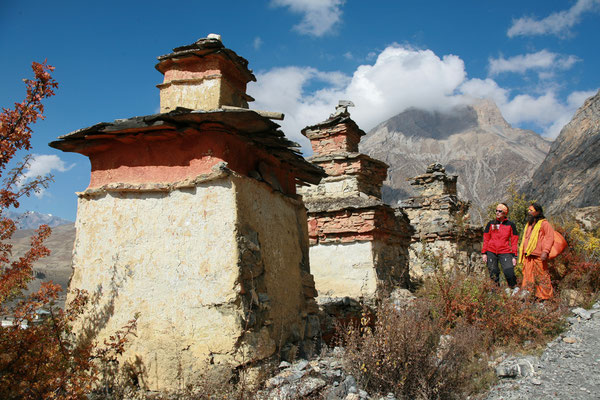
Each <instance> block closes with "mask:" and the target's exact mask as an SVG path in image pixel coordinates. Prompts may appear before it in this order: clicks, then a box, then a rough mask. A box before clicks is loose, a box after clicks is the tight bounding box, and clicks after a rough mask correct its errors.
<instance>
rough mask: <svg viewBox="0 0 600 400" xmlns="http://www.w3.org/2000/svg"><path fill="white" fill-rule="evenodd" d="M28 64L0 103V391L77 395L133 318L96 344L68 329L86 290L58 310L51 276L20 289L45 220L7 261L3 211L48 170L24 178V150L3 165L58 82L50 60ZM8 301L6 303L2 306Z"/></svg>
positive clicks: (111, 358) (72, 398) (41, 183)
mask: <svg viewBox="0 0 600 400" xmlns="http://www.w3.org/2000/svg"><path fill="white" fill-rule="evenodd" d="M32 68H33V72H34V75H35V78H34V79H24V82H25V84H26V86H27V95H26V97H25V100H23V101H22V102H21V103H16V104H15V106H14V109H6V108H2V113H1V114H0V178H4V180H3V183H2V184H0V315H1V316H2V317H5V316H10V317H12V324H10V325H9V326H5V327H1V328H0V398H1V399H31V400H38V399H65V400H76V399H84V398H86V396H87V394H89V393H90V392H91V391H92V389H93V388H94V387H96V388H98V384H97V382H98V379H99V378H98V377H99V374H98V371H99V366H103V365H104V366H106V365H107V364H110V365H111V366H112V367H113V369H114V366H115V365H117V366H118V356H120V355H121V354H123V351H124V346H125V344H126V343H127V336H128V335H134V334H135V333H134V331H135V328H136V319H133V320H131V321H129V323H128V324H127V325H126V326H125V327H123V329H121V330H119V331H118V332H116V333H115V334H114V335H112V336H111V338H110V340H105V341H104V344H103V346H102V347H100V346H97V345H96V344H95V343H94V342H92V341H91V340H90V339H89V338H86V337H82V336H77V335H75V334H74V333H73V324H74V323H75V321H76V320H77V319H78V318H79V317H81V316H82V314H83V312H84V309H85V307H86V306H87V305H88V296H87V293H85V292H82V291H77V290H75V291H74V296H72V300H71V301H70V303H69V304H68V305H67V307H66V308H65V309H64V310H63V309H60V308H59V307H57V306H55V304H54V303H55V301H56V300H57V298H58V295H59V292H60V291H61V288H60V286H59V285H55V284H53V283H52V282H44V283H42V285H41V287H40V289H39V290H38V291H37V292H35V293H33V294H30V295H27V296H26V295H24V293H23V291H24V289H26V288H27V284H28V283H29V282H30V281H31V280H32V277H33V264H34V263H35V262H36V261H37V260H39V259H40V258H42V257H45V256H47V255H48V254H50V251H49V250H48V249H47V248H46V247H44V244H43V242H44V240H45V239H46V238H48V236H49V235H50V233H51V231H50V228H49V227H48V226H46V225H42V226H40V227H39V228H38V229H37V230H36V232H35V234H34V235H33V236H32V238H31V246H30V248H29V250H28V251H27V252H26V253H25V254H24V255H23V256H21V257H19V258H17V259H14V260H13V259H12V258H13V257H12V256H13V255H12V245H11V244H10V243H8V240H9V239H10V238H11V237H12V235H13V234H14V232H15V231H16V224H15V222H14V221H13V220H12V219H10V218H8V217H7V216H6V211H7V210H8V209H9V208H10V207H15V208H17V207H19V199H20V198H22V197H23V196H30V195H31V194H32V193H35V192H37V191H39V190H40V189H41V188H44V187H47V185H48V182H49V181H51V180H52V177H51V176H46V177H38V178H37V179H34V180H30V181H26V180H25V179H24V172H25V170H26V169H27V167H28V165H29V162H30V160H31V156H30V155H27V156H25V157H24V159H23V160H22V161H21V162H19V163H17V164H16V167H14V168H13V169H11V170H9V171H6V169H7V166H8V164H9V162H10V161H11V160H12V159H13V157H14V156H15V155H16V154H17V151H19V150H30V149H31V142H30V140H31V134H32V129H31V125H32V124H33V123H35V122H36V121H37V120H38V119H44V115H43V113H44V106H43V104H42V100H43V99H46V98H48V97H51V96H53V95H54V89H56V88H57V87H58V84H57V83H56V81H55V80H54V79H53V78H52V76H51V75H50V73H51V72H52V71H53V70H54V67H52V66H50V65H48V64H46V62H43V63H41V64H39V63H35V62H34V63H33V64H32ZM9 303H12V304H13V305H12V306H10V307H8V304H9ZM40 310H45V311H47V312H48V313H49V317H48V318H45V319H43V320H41V321H40V319H39V313H40ZM36 321H37V323H34V322H36ZM104 369H106V368H104ZM104 385H105V386H106V377H104ZM104 389H105V390H106V388H104Z"/></svg>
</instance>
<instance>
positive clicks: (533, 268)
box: [521, 221, 554, 300]
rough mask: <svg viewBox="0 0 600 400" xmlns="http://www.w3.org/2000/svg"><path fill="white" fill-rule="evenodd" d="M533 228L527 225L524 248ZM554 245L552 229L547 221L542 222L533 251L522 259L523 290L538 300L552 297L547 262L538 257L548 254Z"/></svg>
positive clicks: (552, 292)
mask: <svg viewBox="0 0 600 400" xmlns="http://www.w3.org/2000/svg"><path fill="white" fill-rule="evenodd" d="M532 229H533V226H531V225H529V224H527V228H526V229H525V235H523V241H524V246H523V248H524V249H526V248H527V243H528V242H529V238H530V236H531V231H532ZM552 243H554V228H552V225H550V224H549V223H548V221H542V226H541V228H540V232H539V237H538V241H537V245H536V246H535V250H534V251H533V252H532V253H531V255H530V256H529V257H523V282H522V283H521V287H522V288H523V289H526V290H529V291H530V292H533V291H534V290H535V296H536V297H537V298H539V299H543V300H547V299H549V298H551V297H552V296H553V295H554V290H553V289H552V282H551V280H550V273H549V272H548V260H545V261H542V259H541V258H540V255H541V254H542V253H548V254H550V249H551V248H552Z"/></svg>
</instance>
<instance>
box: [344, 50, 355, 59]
mask: <svg viewBox="0 0 600 400" xmlns="http://www.w3.org/2000/svg"><path fill="white" fill-rule="evenodd" d="M344 58H345V59H346V60H352V59H353V58H354V56H353V55H352V53H351V52H349V51H347V52H345V53H344Z"/></svg>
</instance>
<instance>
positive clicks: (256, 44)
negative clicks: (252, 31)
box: [252, 36, 263, 50]
mask: <svg viewBox="0 0 600 400" xmlns="http://www.w3.org/2000/svg"><path fill="white" fill-rule="evenodd" d="M262 45H263V40H262V39H261V38H260V37H259V36H257V37H255V38H254V40H253V41H252V47H254V50H258V49H260V48H261V47H262Z"/></svg>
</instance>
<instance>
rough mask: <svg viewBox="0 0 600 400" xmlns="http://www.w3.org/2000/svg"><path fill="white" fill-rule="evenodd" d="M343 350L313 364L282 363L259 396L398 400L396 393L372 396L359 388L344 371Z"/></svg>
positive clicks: (275, 399)
mask: <svg viewBox="0 0 600 400" xmlns="http://www.w3.org/2000/svg"><path fill="white" fill-rule="evenodd" d="M342 352H343V350H342V349H341V348H339V347H336V348H334V349H333V350H331V351H330V352H329V353H328V354H326V355H322V356H321V357H319V358H317V359H314V360H312V361H307V360H298V361H296V362H294V363H293V364H290V363H288V362H285V361H284V362H282V363H281V364H280V365H279V373H278V374H277V375H275V376H274V377H272V378H270V379H269V380H267V382H266V385H265V389H263V390H261V391H259V392H258V393H257V398H258V399H260V400H292V399H305V398H315V399H326V400H371V399H373V400H395V397H394V395H393V394H391V393H390V394H388V395H387V396H385V397H371V396H370V395H369V394H368V393H367V392H366V391H364V390H362V389H360V388H359V386H358V384H357V382H356V379H355V378H354V377H353V376H352V375H348V374H346V373H345V372H344V370H343V368H342V363H341V361H340V360H341V359H342Z"/></svg>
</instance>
